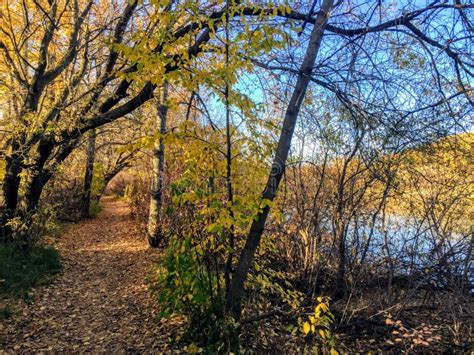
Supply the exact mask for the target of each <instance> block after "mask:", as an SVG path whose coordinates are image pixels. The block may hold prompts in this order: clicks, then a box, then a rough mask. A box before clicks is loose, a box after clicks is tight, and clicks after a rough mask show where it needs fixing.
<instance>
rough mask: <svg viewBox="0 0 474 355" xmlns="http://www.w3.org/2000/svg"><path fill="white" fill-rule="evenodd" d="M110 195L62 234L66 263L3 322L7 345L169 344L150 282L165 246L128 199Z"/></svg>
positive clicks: (100, 347)
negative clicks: (152, 238) (143, 233)
mask: <svg viewBox="0 0 474 355" xmlns="http://www.w3.org/2000/svg"><path fill="white" fill-rule="evenodd" d="M102 202H103V209H102V211H101V212H100V213H99V215H98V216H97V217H96V218H94V219H89V220H85V221H82V222H80V223H78V224H74V225H71V226H69V227H68V228H67V229H66V231H65V233H64V234H63V235H62V236H61V237H60V238H58V239H57V240H56V241H55V242H54V245H55V247H56V248H58V250H59V251H60V253H61V258H62V271H61V273H60V274H59V275H58V276H57V278H56V279H55V280H54V281H53V283H51V284H49V285H45V286H40V287H38V288H37V289H36V291H35V293H34V295H33V297H32V299H31V300H30V301H28V302H25V301H18V302H17V304H15V305H14V314H13V316H12V317H10V318H9V319H7V320H5V321H3V322H0V353H2V349H3V350H4V351H6V352H7V353H9V352H11V351H14V352H37V351H54V352H72V351H73V352H76V351H80V352H92V353H98V352H111V353H117V352H118V353H125V352H126V353H130V352H132V353H133V352H143V351H145V350H146V351H147V352H153V351H154V350H155V352H156V350H158V349H163V345H164V344H165V343H166V342H167V339H166V334H165V332H163V331H161V329H159V328H160V326H159V325H158V324H157V323H156V322H155V320H154V316H153V301H152V300H151V299H150V297H149V296H148V294H147V286H146V283H145V277H146V275H147V274H148V273H149V272H150V269H151V266H152V263H153V262H154V260H156V259H157V257H158V252H156V251H154V250H151V249H149V248H148V246H147V242H146V240H144V238H142V237H140V234H139V233H138V231H137V230H136V226H135V224H134V222H133V221H132V219H131V217H130V214H129V209H128V207H127V206H126V205H125V204H124V203H123V202H121V201H117V200H113V199H111V198H105V199H104V200H103V201H102Z"/></svg>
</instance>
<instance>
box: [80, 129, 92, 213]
mask: <svg viewBox="0 0 474 355" xmlns="http://www.w3.org/2000/svg"><path fill="white" fill-rule="evenodd" d="M94 161H95V129H92V130H91V131H90V132H89V139H88V145H87V159H86V171H85V173H84V191H83V194H82V204H81V215H82V217H83V218H88V217H90V212H89V210H90V205H91V190H92V178H93V176H94Z"/></svg>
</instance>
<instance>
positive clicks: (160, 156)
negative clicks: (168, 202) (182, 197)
mask: <svg viewBox="0 0 474 355" xmlns="http://www.w3.org/2000/svg"><path fill="white" fill-rule="evenodd" d="M167 100H168V83H167V82H166V81H165V83H164V84H163V87H162V93H161V94H160V96H159V99H158V104H157V108H158V116H159V118H160V138H159V140H158V141H157V142H156V143H155V148H154V151H153V176H152V183H151V194H150V209H149V214H148V225H147V239H148V244H149V245H150V246H151V247H153V248H156V247H157V246H158V245H159V243H160V241H161V239H163V238H162V231H161V226H160V218H161V206H162V204H163V172H164V169H165V146H164V144H163V135H164V134H165V133H166V118H167V115H168V105H167V103H166V101H167Z"/></svg>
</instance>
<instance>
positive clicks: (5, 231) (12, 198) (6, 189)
mask: <svg viewBox="0 0 474 355" xmlns="http://www.w3.org/2000/svg"><path fill="white" fill-rule="evenodd" d="M13 151H14V152H16V151H17V150H16V149H15V148H14V147H13ZM21 172H22V168H21V165H20V157H19V156H18V155H17V154H15V153H14V154H12V155H11V156H10V157H7V159H6V166H5V176H4V178H3V184H2V190H3V208H2V215H1V216H0V236H1V237H2V238H4V239H9V238H10V237H11V228H10V226H9V225H8V223H9V222H10V220H11V219H12V218H13V217H15V213H16V208H17V206H18V194H19V190H20V181H21V177H20V173H21Z"/></svg>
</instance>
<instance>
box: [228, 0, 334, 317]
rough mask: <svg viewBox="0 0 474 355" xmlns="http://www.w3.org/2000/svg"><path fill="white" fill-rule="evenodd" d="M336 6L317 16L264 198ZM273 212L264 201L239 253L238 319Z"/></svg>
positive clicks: (234, 299)
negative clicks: (252, 269)
mask: <svg viewBox="0 0 474 355" xmlns="http://www.w3.org/2000/svg"><path fill="white" fill-rule="evenodd" d="M332 7H333V0H324V1H323V4H322V5H321V10H320V11H319V13H318V16H317V18H316V21H315V24H314V27H313V30H312V32H311V37H310V42H309V44H308V48H307V49H306V54H305V57H304V59H303V63H302V65H301V67H300V71H299V73H298V77H297V81H296V85H295V89H294V91H293V94H292V96H291V99H290V102H289V104H288V107H287V110H286V113H285V118H284V120H283V127H282V131H281V134H280V138H279V141H278V146H277V150H276V154H275V157H274V159H273V163H272V168H271V171H270V174H269V176H268V180H267V184H266V186H265V189H264V191H263V193H262V195H261V199H262V200H269V201H273V199H274V198H275V195H276V191H277V189H278V186H279V185H280V181H281V179H282V177H283V173H284V171H285V165H286V160H287V158H288V153H289V150H290V146H291V139H292V136H293V132H294V130H295V126H296V122H297V118H298V114H299V111H300V108H301V104H302V102H303V99H304V97H305V94H306V90H307V88H308V84H309V81H310V77H311V72H312V69H313V66H314V63H315V61H316V57H317V54H318V51H319V48H320V45H321V41H322V38H323V34H324V29H325V27H326V24H327V20H328V18H329V14H330V11H331V9H332ZM269 212H270V206H269V205H268V204H266V205H265V207H264V208H263V210H262V211H261V212H259V213H258V214H257V218H256V219H255V221H254V222H253V223H252V225H251V227H250V231H249V234H248V236H247V240H246V243H245V246H244V248H243V250H242V253H241V255H240V259H239V262H238V264H237V267H236V270H235V273H234V276H233V278H232V281H231V284H230V288H229V291H228V293H227V304H226V307H227V310H228V311H229V312H230V314H231V315H232V316H233V317H234V318H235V319H237V320H238V319H240V315H241V303H242V296H243V293H244V283H245V280H246V279H247V275H248V273H249V270H250V267H251V266H252V262H253V259H254V256H255V252H256V250H257V248H258V246H259V244H260V239H261V237H262V234H263V231H264V228H265V222H266V220H267V217H268V214H269Z"/></svg>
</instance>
